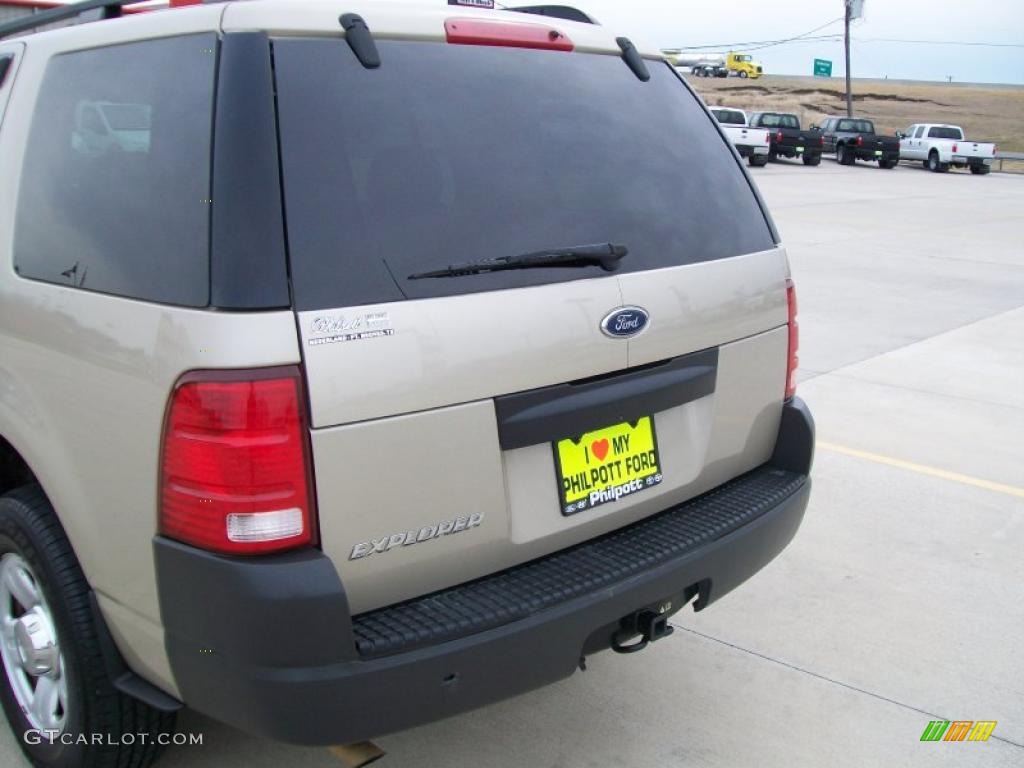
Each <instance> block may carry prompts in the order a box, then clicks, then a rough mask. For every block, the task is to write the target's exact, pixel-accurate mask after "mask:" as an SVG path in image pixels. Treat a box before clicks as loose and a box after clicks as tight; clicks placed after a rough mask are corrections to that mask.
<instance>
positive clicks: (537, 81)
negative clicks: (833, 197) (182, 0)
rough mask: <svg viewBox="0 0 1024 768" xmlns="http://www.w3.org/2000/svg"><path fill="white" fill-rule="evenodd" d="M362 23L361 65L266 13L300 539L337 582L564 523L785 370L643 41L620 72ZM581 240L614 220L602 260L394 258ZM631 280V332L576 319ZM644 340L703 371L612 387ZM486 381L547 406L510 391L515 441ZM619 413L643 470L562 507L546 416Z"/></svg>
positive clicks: (770, 416)
mask: <svg viewBox="0 0 1024 768" xmlns="http://www.w3.org/2000/svg"><path fill="white" fill-rule="evenodd" d="M377 45H378V48H379V50H380V54H381V58H382V60H383V61H384V65H383V66H382V67H381V68H380V69H375V70H367V69H364V68H363V67H362V66H361V65H360V64H359V63H358V62H357V61H356V60H355V58H354V57H353V56H352V54H351V52H350V51H349V49H348V47H347V45H346V44H345V43H344V41H343V40H338V39H308V38H306V39H304V38H277V39H275V40H274V41H273V46H274V55H275V75H276V78H277V90H278V112H279V123H280V131H281V152H282V172H283V178H284V193H285V202H286V213H287V221H288V237H289V255H290V261H291V276H292V285H293V291H294V301H295V304H296V309H297V313H298V323H299V331H300V335H301V338H302V347H303V351H304V364H305V371H306V377H307V382H308V387H309V396H310V410H311V414H312V422H313V427H314V429H313V435H312V443H313V454H314V466H315V474H316V485H317V497H318V511H319V521H320V539H321V545H322V547H323V550H324V552H325V553H326V554H328V555H329V556H330V557H331V559H332V560H333V562H334V563H335V565H336V567H337V568H338V570H339V572H340V574H341V577H342V581H343V583H344V584H345V589H346V593H347V594H348V597H349V601H350V605H351V608H352V610H353V611H354V612H362V611H367V610H370V609H373V608H376V607H379V606H382V605H386V604H390V603H394V602H398V601H401V600H404V599H408V598H411V597H414V596H418V595H422V594H425V593H429V592H431V591H435V590H438V589H442V588H444V587H447V586H451V585H453V584H457V583H460V582H464V581H467V580H471V579H474V578H478V577H480V576H483V575H486V574H488V573H492V572H494V571H497V570H500V569H502V568H505V567H508V566H509V565H512V564H515V563H520V562H524V561H526V560H529V559H531V558H534V557H537V556H540V555H543V554H545V553H548V552H551V551H554V550H556V549H560V548H564V547H566V546H570V545H572V544H574V543H578V542H580V541H584V540H586V539H588V538H591V537H593V536H595V535H597V534H600V533H603V532H606V531H609V530H612V529H615V528H618V527H621V526H623V525H626V524H628V523H630V522H632V521H635V520H637V519H639V518H641V517H643V516H646V515H649V514H652V513H654V512H656V511H659V510H660V509H664V508H665V507H667V506H669V505H670V504H673V503H676V502H679V501H682V500H684V499H686V498H688V497H691V496H693V495H696V494H698V493H700V492H702V491H704V490H707V489H709V488H711V487H713V486H715V485H717V484H719V483H721V482H723V481H725V480H727V479H729V478H731V477H733V476H735V475H737V474H739V473H740V472H743V471H745V470H746V469H750V468H753V467H754V466H757V465H758V464H760V463H763V462H764V461H765V460H766V459H767V458H768V456H769V454H770V452H771V446H772V444H773V442H774V438H775V434H776V431H777V427H778V419H779V414H780V411H781V405H782V395H783V389H784V385H785V367H786V347H787V333H786V328H785V323H786V319H787V316H786V295H785V278H786V277H787V275H788V267H787V262H786V256H785V252H784V251H783V250H782V249H781V248H778V247H776V245H775V242H774V240H773V237H772V232H771V229H770V226H769V223H768V221H767V217H766V214H765V213H764V211H763V210H762V209H761V207H760V205H759V203H758V201H757V199H756V195H755V194H754V192H753V189H752V187H751V182H750V181H749V179H748V178H747V177H746V176H745V175H744V172H743V170H742V168H741V167H740V166H738V165H737V162H736V158H735V155H734V154H733V153H732V151H731V150H730V148H729V147H728V145H727V144H726V143H725V142H724V141H723V139H722V136H721V134H720V132H719V131H718V130H717V127H716V125H715V123H714V121H713V118H712V117H711V116H710V115H709V114H708V113H707V112H706V111H705V110H704V109H703V108H702V107H701V105H700V103H699V101H698V100H697V99H696V97H694V95H693V94H692V92H690V91H689V90H688V89H687V88H686V86H685V85H684V84H682V83H681V81H680V80H679V78H678V77H677V75H675V73H674V72H672V70H671V68H670V67H668V65H667V64H664V63H656V62H649V66H650V68H651V70H652V72H651V74H652V78H651V80H650V81H649V82H642V81H640V80H639V79H638V78H637V77H636V76H635V75H634V74H633V73H632V71H631V70H630V69H629V68H628V67H627V66H626V65H625V64H624V63H623V62H622V61H621V59H620V58H619V57H618V56H609V55H604V54H595V53H579V52H575V53H563V52H553V51H536V50H522V49H515V48H489V47H478V46H455V45H444V44H441V43H430V42H412V41H393V40H386V39H378V41H377ZM681 137H682V140H681ZM594 243H621V244H623V245H626V246H627V247H628V248H629V254H628V256H627V257H625V258H624V259H622V261H621V263H620V268H619V269H618V270H617V271H616V272H615V273H614V274H608V273H606V272H603V271H601V270H600V269H599V268H597V267H593V266H591V267H558V268H546V269H529V270H525V269H524V270H515V271H502V272H487V273H483V274H471V275H467V274H462V275H458V276H451V277H443V278H439V279H433V278H431V279H416V278H414V277H413V275H415V274H418V273H421V272H424V271H430V270H435V269H439V268H444V267H445V266H446V265H451V264H459V263H464V262H469V261H476V260H479V259H485V258H494V257H502V256H512V255H515V254H521V253H530V252H535V251H538V250H543V249H546V248H564V247H571V246H576V245H583V244H594ZM633 306H636V307H641V308H643V310H644V311H645V312H646V313H647V314H648V315H649V323H648V325H647V327H646V328H644V329H643V330H642V332H641V333H640V334H639V335H637V336H636V337H635V338H632V339H626V338H613V337H609V336H608V335H606V334H605V333H603V332H602V329H601V326H602V322H603V321H604V320H605V318H607V317H608V316H609V315H610V314H611V313H613V312H615V311H616V310H618V309H621V308H623V307H633ZM705 350H706V352H705V353H704V354H703V355H697V356H695V357H692V358H691V357H688V356H689V355H693V354H694V353H701V352H702V351H705ZM657 364H663V365H664V366H666V368H671V369H673V370H675V369H679V370H682V371H683V375H684V377H685V376H686V375H689V374H688V371H690V370H691V369H692V371H694V372H697V373H700V375H702V376H704V374H705V373H708V374H709V375H707V376H704V378H703V380H704V381H705V383H706V384H707V383H709V386H706V387H704V388H696V389H694V388H687V387H681V388H679V389H678V390H672V391H671V392H669V396H668V397H667V399H666V398H664V397H659V398H653V399H650V398H647V399H645V398H644V397H639V396H634V395H636V393H637V392H640V391H641V390H643V388H645V387H648V386H649V384H650V381H651V380H652V379H651V377H652V376H653V377H654V378H657V374H658V373H659V372H660V370H661V369H660V368H651V369H650V371H651V372H652V373H651V376H648V369H647V368H646V366H655V365H657ZM708 366H710V368H709V369H708V370H706V371H704V370H703V369H705V368H708ZM698 369H701V370H700V371H698ZM701 371H703V373H701ZM695 375H696V373H695ZM551 388H555V389H551ZM638 388H639V389H638ZM609 393H614V399H613V400H610V401H607V402H605V405H604V406H602V408H597V409H595V408H593V407H591V406H592V405H593V402H591V399H592V398H597V399H598V400H599V401H600V400H601V398H605V399H607V398H608V397H609V396H610V395H609ZM641 394H642V392H641ZM510 397H512V398H520V400H516V401H515V402H517V403H521V402H523V401H522V400H521V398H523V397H526V398H540V399H541V400H545V399H549V398H554V399H556V400H557V401H558V407H559V408H561V409H562V410H563V411H566V410H567V411H568V415H569V417H570V421H571V422H572V424H573V426H572V428H571V429H569V428H567V430H568V433H566V434H560V433H559V432H558V431H557V430H555V431H553V430H552V428H551V425H550V424H547V425H545V424H544V420H543V419H542V418H538V419H534V421H535V423H537V424H539V425H540V426H539V427H538V429H537V430H535V431H534V432H531V433H530V434H534V435H535V437H534V438H533V440H534V441H531V440H525V441H524V440H522V439H519V440H515V441H509V440H508V439H506V438H507V435H505V426H503V416H501V413H499V412H503V409H504V408H505V407H506V406H507V405H508V403H509V402H510V401H509V400H508V398H510ZM648 402H649V403H651V405H650V410H648V411H643V412H637V411H636V409H637V407H638V406H637V404H638V403H648ZM588 403H589V404H588ZM645 407H646V406H645ZM563 415H565V414H564V413H563ZM623 423H629V424H631V425H633V426H632V428H634V429H636V430H639V431H638V432H636V433H635V434H637V435H640V436H641V437H640V438H638V440H639V439H641V438H642V439H651V440H656V446H657V457H656V458H657V459H658V461H657V480H654V479H653V478H654V474H653V472H654V470H653V469H651V473H650V474H649V475H647V477H649V478H651V482H649V483H647V485H646V486H644V487H643V488H640V489H637V492H636V493H632V494H630V495H626V496H622V497H621V498H617V499H616V500H614V501H607V503H599V504H594V505H590V504H588V505H586V508H583V505H581V506H580V507H579V508H578V509H577V508H575V506H574V508H573V509H571V510H569V509H568V506H570V505H567V501H568V497H566V498H562V494H561V492H560V491H561V490H562V488H563V485H562V483H564V482H565V481H564V480H560V478H561V474H562V470H563V469H564V466H562V465H558V464H557V462H556V455H557V452H558V449H557V448H556V447H555V446H554V443H557V442H560V441H563V440H573V441H575V443H574V444H577V445H578V446H579V450H581V451H582V450H583V448H584V447H585V445H586V444H588V441H584V440H582V437H583V436H586V435H587V434H589V433H590V432H592V431H593V430H600V429H603V428H607V427H612V426H614V425H617V424H623ZM651 424H653V428H652V427H651V426H650V425H651ZM645 430H646V431H645ZM645 436H647V437H645ZM588 440H589V438H588ZM602 440H603V439H595V440H594V444H599V443H602ZM607 446H608V443H604V448H603V450H604V451H608V450H609V449H608V447H607ZM616 446H618V444H616ZM594 451H595V457H596V453H597V448H595V449H594ZM617 455H618V454H617V453H616V454H614V455H612V454H608V458H607V460H606V458H605V456H604V455H602V456H600V458H599V462H600V463H601V464H602V466H604V465H607V466H610V464H611V463H612V461H613V460H614V457H615V456H617ZM590 458H591V457H590V455H589V454H588V461H589V460H590ZM595 463H597V462H596V461H595ZM565 466H567V465H565ZM608 471H611V470H610V469H609V470H608ZM647 477H645V480H646V479H647Z"/></svg>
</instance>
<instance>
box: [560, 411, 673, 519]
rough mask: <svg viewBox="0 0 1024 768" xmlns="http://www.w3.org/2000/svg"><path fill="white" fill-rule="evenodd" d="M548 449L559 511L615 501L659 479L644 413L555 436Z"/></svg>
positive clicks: (565, 512)
mask: <svg viewBox="0 0 1024 768" xmlns="http://www.w3.org/2000/svg"><path fill="white" fill-rule="evenodd" d="M554 450H555V469H556V470H557V471H558V488H559V497H560V500H561V503H562V514H563V515H575V514H576V513H577V512H582V511H583V510H585V509H591V508H592V507H599V506H601V505H602V504H608V503H611V502H614V501H618V500H619V499H622V498H624V497H626V496H631V495H633V494H635V493H639V492H640V491H643V490H646V489H647V488H651V487H653V486H655V485H657V484H658V483H660V482H661V480H662V472H661V463H660V461H659V459H658V438H657V436H656V435H655V433H654V419H652V418H651V417H650V416H643V417H641V418H639V419H637V420H636V421H635V422H633V423H628V422H624V423H622V424H616V425H615V426H613V427H605V428H604V429H597V430H594V431H593V432H587V433H586V434H585V435H583V437H581V438H579V439H574V438H567V439H565V440H559V441H557V442H556V443H555V445H554Z"/></svg>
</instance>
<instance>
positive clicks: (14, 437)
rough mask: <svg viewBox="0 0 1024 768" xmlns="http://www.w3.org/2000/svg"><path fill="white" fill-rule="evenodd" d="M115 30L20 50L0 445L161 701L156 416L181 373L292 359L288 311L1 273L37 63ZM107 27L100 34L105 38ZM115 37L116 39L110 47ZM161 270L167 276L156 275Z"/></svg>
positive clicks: (149, 28)
mask: <svg viewBox="0 0 1024 768" xmlns="http://www.w3.org/2000/svg"><path fill="white" fill-rule="evenodd" d="M219 13H220V10H219V9H214V8H213V7H207V8H202V9H196V10H189V11H185V12H182V13H181V14H180V15H179V13H178V12H177V11H175V12H174V13H171V14H167V15H165V14H162V13H161V14H153V16H154V17H156V16H159V17H160V18H159V19H151V20H146V21H144V22H143V23H140V24H139V23H137V24H135V25H134V26H133V27H132V29H133V30H135V32H136V38H139V37H149V36H152V35H154V34H159V32H163V33H165V34H177V33H187V32H195V31H202V30H209V29H213V28H216V21H217V19H218V18H219ZM123 23H126V22H118V21H110V22H104V23H103V24H96V25H88V26H89V27H95V28H96V29H95V30H94V31H92V30H91V31H90V35H91V37H89V38H86V37H84V36H83V34H82V30H83V29H85V28H84V27H83V28H79V29H78V32H77V36H76V34H75V32H74V30H73V29H62V30H59V31H57V32H54V33H48V34H47V35H44V36H40V37H38V38H32V40H31V44H29V45H27V46H26V54H25V57H24V59H23V61H22V64H21V68H20V71H19V73H18V80H17V84H16V87H15V89H14V91H13V93H12V94H11V100H10V103H9V105H8V110H7V114H6V118H5V121H4V124H3V129H2V132H0V167H2V168H3V169H4V172H3V173H2V174H0V434H3V435H4V437H5V438H6V439H7V440H8V441H9V442H10V443H11V444H12V445H13V446H14V447H15V448H16V449H17V450H18V451H19V452H20V453H21V455H22V456H23V457H24V458H25V460H26V461H27V462H28V464H29V466H30V467H31V469H32V471H33V472H34V473H35V475H36V477H37V478H38V480H39V481H40V483H41V485H42V487H43V489H44V490H45V492H46V494H47V496H48V497H49V499H50V501H51V503H52V504H53V506H54V508H55V509H56V511H57V515H58V517H59V518H60V521H61V523H62V525H63V527H64V529H65V531H66V532H67V535H68V538H69V539H70V541H71V544H72V546H73V547H74V550H75V553H76V555H77V556H78V559H79V561H80V563H81V565H82V568H83V570H84V572H85V575H86V577H87V578H88V580H89V583H90V584H91V585H92V587H93V589H94V590H95V591H96V592H97V595H98V598H99V601H100V606H101V609H102V611H103V613H104V616H105V618H106V619H107V622H108V624H109V625H110V629H111V632H112V634H113V635H114V638H115V641H116V642H117V643H118V646H119V648H120V649H121V651H122V653H123V654H124V655H125V657H126V659H127V661H128V662H129V664H130V665H131V666H132V667H133V669H135V671H136V672H138V673H140V674H141V675H142V676H144V677H146V678H147V679H149V680H150V681H151V682H154V683H156V684H158V685H159V686H160V687H162V688H164V689H165V690H168V691H171V692H172V693H174V692H175V686H174V681H173V679H172V676H171V673H170V669H169V666H168V663H167V659H166V654H165V652H164V646H163V631H162V628H161V624H160V613H159V606H158V603H157V593H156V583H155V573H154V566H153V554H152V543H151V541H152V537H153V535H154V534H155V533H156V529H157V476H158V471H159V454H160V442H161V432H162V426H163V419H164V411H165V407H166V403H167V399H168V395H169V394H170V392H171V390H172V387H173V386H174V383H175V382H176V380H177V379H178V378H179V377H180V376H181V374H182V373H184V372H185V371H188V370H192V369H200V368H222V367H227V368H231V367H258V366H272V365H281V364H289V363H297V362H299V360H300V356H299V350H298V343H297V340H296V332H295V318H294V316H293V315H292V313H291V312H287V311H284V312H274V313H266V314H258V313H254V314H230V313H224V312H209V311H205V310H194V309H181V308H176V307H170V306H162V305H158V304H151V303H146V302H141V301H135V300H131V299H124V298H118V297H113V296H106V295H102V294H98V293H91V292H87V291H83V290H77V289H73V288H70V287H65V286H60V285H53V284H48V283H42V282H34V281H30V280H25V279H23V278H20V277H19V276H18V275H17V274H15V272H14V268H13V256H12V241H13V234H14V233H13V228H14V214H15V208H16V203H17V192H18V187H19V181H20V178H21V176H22V175H23V174H26V173H31V172H32V169H31V168H24V167H23V163H22V157H23V154H24V148H25V144H26V141H27V138H28V133H29V130H30V118H31V113H32V109H33V107H34V100H35V94H36V93H37V91H38V87H39V84H40V81H41V79H42V75H43V70H44V68H45V65H46V62H47V60H48V59H49V57H50V55H52V54H53V53H56V52H60V51H61V50H64V49H68V48H73V47H92V46H94V45H99V44H103V43H105V42H113V41H114V40H115V39H116V40H117V41H118V42H123V41H126V39H127V38H126V37H125V34H124V29H125V27H122V26H120V25H121V24H123ZM108 25H112V26H108ZM118 35H120V36H119V37H118ZM168 269H173V265H169V266H168Z"/></svg>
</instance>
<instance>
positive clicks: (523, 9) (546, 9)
mask: <svg viewBox="0 0 1024 768" xmlns="http://www.w3.org/2000/svg"><path fill="white" fill-rule="evenodd" d="M502 10H506V11H516V12H518V13H533V14H536V15H537V16H551V17H552V18H555V19H565V20H566V21H581V22H583V23H584V24H598V22H597V20H596V19H594V18H593V17H591V16H588V15H587V14H585V13H584V12H583V11H581V10H579V9H578V8H573V7H572V6H571V5H521V6H519V7H512V8H503V9H502Z"/></svg>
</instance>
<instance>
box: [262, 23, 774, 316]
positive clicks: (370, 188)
mask: <svg viewBox="0 0 1024 768" xmlns="http://www.w3.org/2000/svg"><path fill="white" fill-rule="evenodd" d="M378 48H379V50H380V54H381V58H382V60H383V66H382V67H380V68H379V69H373V70H368V69H364V68H363V67H362V66H361V65H360V64H359V62H358V61H357V60H356V58H355V57H354V56H353V55H352V51H351V50H350V49H349V47H348V45H347V44H346V43H345V42H344V41H343V40H326V39H324V40H312V39H294V38H288V39H280V40H276V41H275V42H274V54H275V72H276V77H277V91H278V109H279V121H280V130H281V152H282V167H283V173H284V189H285V201H286V202H285V204H286V209H287V219H288V238H289V253H290V258H291V270H292V282H293V290H294V297H295V303H296V306H297V308H299V309H324V308H328V307H340V306H352V305H357V304H368V303H375V302H385V301H395V300H400V299H402V298H403V296H404V297H406V298H423V297H430V296H444V295H455V294H463V293H471V292H478V291H490V290H498V289H504V288H515V287H523V286H531V285H540V284H544V283H551V282H557V281H564V280H572V279H578V278H585V277H597V276H600V275H602V274H605V273H603V272H601V271H600V270H599V269H597V268H594V267H588V268H584V269H579V268H566V267H559V268H548V269H531V270H516V271H507V272H499V273H488V274H480V275H471V276H464V277H455V278H441V279H424V280H408V279H407V278H408V276H409V275H410V274H414V273H418V272H424V271H429V270H434V269H438V268H441V267H445V266H448V265H452V264H458V263H465V262H469V261H478V260H480V259H488V258H495V257H502V256H514V255H517V254H523V253H530V252H534V251H540V250H544V249H550V248H563V247H568V246H576V245H586V244H595V243H617V244H618V243H621V244H624V245H626V246H628V248H629V255H628V256H627V257H626V258H625V259H623V261H622V262H621V264H622V266H621V267H620V270H619V272H620V273H622V272H632V271H637V270H646V269H655V268H660V267H668V266H673V265H680V264H691V263H694V262H701V261H708V260H711V259H721V258H726V257H730V256H735V255H738V254H743V253H751V252H754V251H758V250H764V249H767V248H771V247H773V245H774V243H773V240H772V235H771V232H770V230H769V228H768V224H767V221H766V219H765V216H764V214H763V212H762V211H761V209H760V207H759V205H758V202H757V200H756V198H755V196H754V193H753V191H752V190H751V187H750V185H749V182H748V181H747V178H746V177H745V175H744V174H743V173H742V172H741V170H740V168H739V166H738V165H737V162H736V160H735V158H734V156H733V154H732V151H731V150H730V148H729V146H728V144H727V143H726V142H725V141H723V139H722V137H721V134H719V132H718V130H717V129H716V127H715V125H714V123H713V122H712V121H711V119H710V118H709V117H708V115H707V113H706V112H705V111H704V110H703V109H702V107H701V105H700V104H699V102H698V101H697V99H696V98H695V97H694V96H693V95H692V94H691V93H690V92H689V90H688V89H687V88H686V87H685V86H684V85H683V84H682V83H681V82H680V79H679V78H678V76H677V75H676V74H675V73H674V72H673V71H672V69H671V67H669V66H668V65H667V64H666V65H660V64H656V63H654V62H649V64H648V66H649V67H650V69H651V76H652V77H651V80H650V81H649V82H647V83H643V82H640V80H638V79H637V78H636V76H635V75H634V74H633V73H632V72H631V71H630V69H629V67H627V66H626V65H625V64H624V63H623V61H622V59H621V58H620V57H618V56H607V55H596V54H582V53H562V52H553V51H537V50H525V49H517V48H495V47H483V46H460V45H445V44H442V43H426V42H423V43H421V42H400V41H379V42H378Z"/></svg>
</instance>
